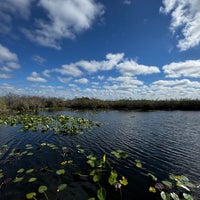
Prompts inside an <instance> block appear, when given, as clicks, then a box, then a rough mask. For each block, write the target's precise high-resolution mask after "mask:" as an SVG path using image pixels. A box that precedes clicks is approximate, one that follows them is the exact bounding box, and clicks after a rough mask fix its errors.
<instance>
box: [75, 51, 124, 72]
mask: <svg viewBox="0 0 200 200" xmlns="http://www.w3.org/2000/svg"><path fill="white" fill-rule="evenodd" d="M123 57H124V53H117V54H112V53H108V54H107V55H106V60H103V61H96V60H91V61H86V60H81V61H79V62H77V63H75V65H76V66H79V67H81V68H83V69H85V70H86V71H88V72H91V73H94V72H97V71H107V70H111V69H113V68H114V67H115V66H116V65H117V64H118V63H119V62H120V61H121V60H123Z"/></svg>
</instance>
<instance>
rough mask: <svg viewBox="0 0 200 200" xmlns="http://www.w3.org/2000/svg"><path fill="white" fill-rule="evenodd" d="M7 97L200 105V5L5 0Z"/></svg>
mask: <svg viewBox="0 0 200 200" xmlns="http://www.w3.org/2000/svg"><path fill="white" fill-rule="evenodd" d="M0 27H1V28H0V95H5V94H7V93H9V92H11V93H15V94H19V95H37V96H47V97H52V96H53V97H61V98H65V99H72V98H74V97H82V96H87V97H90V98H100V99H124V98H131V99H180V98H190V99H197V98H198V99H200V0H181V1H180V0H56V1H55V0H29V1H27V0H0Z"/></svg>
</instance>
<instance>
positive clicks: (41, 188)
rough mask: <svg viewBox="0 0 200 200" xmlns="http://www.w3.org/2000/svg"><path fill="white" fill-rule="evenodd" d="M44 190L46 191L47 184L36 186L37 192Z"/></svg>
mask: <svg viewBox="0 0 200 200" xmlns="http://www.w3.org/2000/svg"><path fill="white" fill-rule="evenodd" d="M45 191H47V186H45V185H41V186H40V187H39V188H38V192H39V193H44V192H45Z"/></svg>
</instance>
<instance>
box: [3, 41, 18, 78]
mask: <svg viewBox="0 0 200 200" xmlns="http://www.w3.org/2000/svg"><path fill="white" fill-rule="evenodd" d="M19 68H20V65H19V63H18V57H17V55H16V54H15V53H12V52H11V51H10V50H9V49H8V48H6V47H4V46H3V45H1V44H0V73H1V76H0V78H6V79H8V78H11V74H8V73H12V72H13V70H16V69H19Z"/></svg>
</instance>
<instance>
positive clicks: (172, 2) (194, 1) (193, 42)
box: [160, 0, 200, 51]
mask: <svg viewBox="0 0 200 200" xmlns="http://www.w3.org/2000/svg"><path fill="white" fill-rule="evenodd" d="M160 12H161V13H164V14H171V17H172V20H171V25H170V29H171V30H172V32H173V33H176V32H178V31H179V30H181V33H182V36H181V39H179V41H178V44H177V47H178V48H179V49H180V51H185V50H188V49H190V48H192V47H195V46H197V45H199V44H200V2H199V0H181V1H180V0H163V7H161V8H160Z"/></svg>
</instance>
